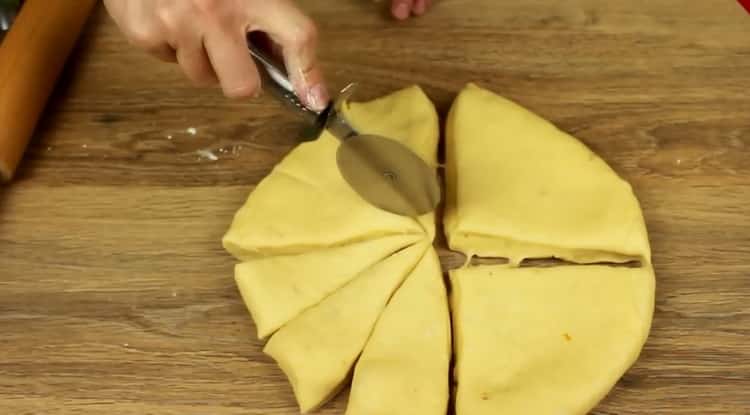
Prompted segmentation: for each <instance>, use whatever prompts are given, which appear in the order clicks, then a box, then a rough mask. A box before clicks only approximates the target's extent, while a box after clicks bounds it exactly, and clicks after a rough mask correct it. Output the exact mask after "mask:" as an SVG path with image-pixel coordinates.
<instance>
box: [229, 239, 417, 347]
mask: <svg viewBox="0 0 750 415" xmlns="http://www.w3.org/2000/svg"><path fill="white" fill-rule="evenodd" d="M421 239H422V238H421V237H419V236H417V235H406V236H389V237H385V238H381V239H376V240H373V241H365V242H359V243H356V244H353V245H348V246H343V247H337V248H329V249H324V250H321V251H314V252H308V253H304V254H298V255H287V256H278V257H268V258H259V259H256V260H252V261H248V262H245V263H242V264H239V265H237V266H236V268H235V280H236V281H237V286H238V287H239V288H240V292H241V293H242V298H243V300H244V301H245V304H246V305H247V308H248V310H249V311H250V314H251V315H252V316H253V320H254V321H255V325H256V327H257V329H258V337H259V338H265V337H266V336H268V335H269V334H271V333H273V332H274V331H276V330H277V329H278V328H279V327H281V326H282V325H283V324H285V323H286V322H288V321H290V320H291V319H293V318H294V317H296V316H297V315H298V314H300V313H301V312H302V311H303V310H305V309H307V308H309V307H312V306H314V305H315V304H317V303H319V302H320V301H321V300H322V299H323V298H325V297H326V296H328V295H329V294H331V293H332V292H334V291H335V290H337V289H338V288H339V287H341V286H343V285H344V284H346V283H347V282H349V281H351V280H352V279H353V278H355V277H356V276H357V275H358V274H359V273H360V272H362V271H363V270H364V269H366V268H368V267H370V266H372V265H373V264H376V263H377V262H379V261H381V260H383V259H384V258H386V257H388V256H389V255H391V254H392V253H394V252H396V251H398V250H399V249H401V248H404V247H406V246H408V245H411V244H413V243H415V242H417V241H419V240H421Z"/></svg>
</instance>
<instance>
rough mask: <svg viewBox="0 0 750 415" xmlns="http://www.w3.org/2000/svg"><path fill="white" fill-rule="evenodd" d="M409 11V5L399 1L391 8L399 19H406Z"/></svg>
mask: <svg viewBox="0 0 750 415" xmlns="http://www.w3.org/2000/svg"><path fill="white" fill-rule="evenodd" d="M409 13H410V10H409V5H408V4H406V3H399V4H397V5H396V7H395V8H394V9H393V15H394V16H395V17H396V18H397V19H399V20H404V19H407V18H408V17H409Z"/></svg>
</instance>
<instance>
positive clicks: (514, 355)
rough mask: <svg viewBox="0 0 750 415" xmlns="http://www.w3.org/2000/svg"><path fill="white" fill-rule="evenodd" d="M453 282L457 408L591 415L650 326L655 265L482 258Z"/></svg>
mask: <svg viewBox="0 0 750 415" xmlns="http://www.w3.org/2000/svg"><path fill="white" fill-rule="evenodd" d="M451 283H452V288H453V290H452V292H451V305H452V310H453V328H454V331H455V342H454V348H455V353H456V368H455V371H456V378H457V382H458V391H457V397H456V413H457V414H458V415H485V414H487V415H495V414H500V413H502V414H505V415H515V414H518V415H527V414H534V415H557V414H566V415H583V414H586V413H587V412H588V411H590V410H591V409H592V408H593V407H594V406H595V405H596V404H597V403H598V402H599V401H600V400H601V399H602V398H603V397H604V396H605V395H606V394H607V393H608V392H609V390H610V389H611V388H612V387H613V386H614V385H615V383H616V382H617V381H618V380H619V379H620V377H621V376H622V375H623V374H624V373H625V371H626V370H627V369H628V368H629V367H630V366H631V365H632V364H633V362H635V360H636V359H637V357H638V355H639V353H640V351H641V348H642V346H643V344H644V342H645V341H646V337H647V335H648V332H649V329H650V325H651V317H652V313H653V304H654V273H653V270H652V269H651V268H625V267H607V266H561V267H553V268H509V267H502V266H482V267H476V268H467V269H461V270H457V271H453V272H451Z"/></svg>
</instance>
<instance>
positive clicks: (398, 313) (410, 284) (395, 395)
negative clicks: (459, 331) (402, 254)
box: [346, 248, 451, 415]
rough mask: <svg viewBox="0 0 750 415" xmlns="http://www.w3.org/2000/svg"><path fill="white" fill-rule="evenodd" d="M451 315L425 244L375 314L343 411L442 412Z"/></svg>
mask: <svg viewBox="0 0 750 415" xmlns="http://www.w3.org/2000/svg"><path fill="white" fill-rule="evenodd" d="M450 330H451V329H450V316H449V312H448V304H447V298H446V293H445V286H444V284H443V276H442V272H441V270H440V261H439V259H438V257H437V254H436V253H435V250H434V249H433V248H429V250H428V251H427V253H426V254H425V255H424V257H423V258H422V260H421V261H420V263H419V265H417V267H416V268H415V269H414V271H413V272H412V274H411V275H410V276H409V277H408V278H407V279H406V281H405V282H404V284H403V285H402V286H401V288H400V289H399V290H398V291H397V292H396V294H395V295H394V297H393V299H392V300H391V302H390V303H389V304H388V307H386V309H385V311H384V312H383V314H382V315H381V317H380V319H379V320H378V323H377V325H376V326H375V330H374V331H373V333H372V336H371V337H370V340H369V341H368V342H367V346H366V347H365V349H364V351H363V352H362V356H361V357H360V359H359V362H358V363H357V366H356V368H355V371H354V381H353V383H352V389H351V393H350V395H349V405H348V407H347V409H346V414H347V415H386V414H387V415H399V414H403V415H445V413H446V410H447V405H448V393H449V389H448V378H449V373H448V372H449V365H450V358H451V346H450V344H451V334H450Z"/></svg>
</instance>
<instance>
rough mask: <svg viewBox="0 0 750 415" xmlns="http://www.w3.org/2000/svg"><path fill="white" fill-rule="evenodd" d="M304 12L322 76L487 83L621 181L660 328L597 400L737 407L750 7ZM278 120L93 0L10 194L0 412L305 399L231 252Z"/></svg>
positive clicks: (746, 331) (445, 88) (187, 411)
mask: <svg viewBox="0 0 750 415" xmlns="http://www.w3.org/2000/svg"><path fill="white" fill-rule="evenodd" d="M303 3H304V4H305V7H306V8H307V9H308V10H309V11H310V13H311V14H312V15H313V16H314V17H315V18H316V19H317V20H318V21H319V22H320V26H321V32H322V51H321V55H322V59H323V62H324V64H325V67H326V69H327V73H328V76H329V78H330V80H331V82H332V83H333V85H335V86H342V85H344V84H345V83H346V82H348V81H351V80H355V81H365V82H367V83H366V88H365V95H366V97H374V96H377V95H382V94H384V93H387V92H389V91H391V90H394V89H397V88H401V87H403V86H406V85H409V84H412V83H418V84H420V85H422V86H423V87H424V88H425V89H426V91H427V92H428V93H429V95H430V96H431V97H432V98H433V99H434V100H435V101H436V103H437V104H438V106H439V109H440V110H441V112H443V113H445V111H446V110H447V108H448V106H449V104H450V102H451V100H452V98H453V97H454V95H455V93H456V92H457V91H458V90H459V89H460V88H461V87H462V86H463V85H464V83H466V82H468V81H477V82H479V83H481V84H482V85H484V86H486V87H488V88H490V89H493V90H494V91H497V92H498V93H501V94H504V95H506V96H508V97H510V98H513V99H515V100H517V101H519V102H520V103H522V104H523V105H525V106H527V107H529V108H531V109H533V110H534V111H536V112H538V113H540V114H541V115H543V116H544V117H546V118H548V119H550V120H552V121H553V122H555V123H556V124H558V125H559V126H561V127H562V128H564V129H565V130H567V131H570V132H572V133H574V134H575V135H577V136H578V137H580V138H581V139H582V140H583V141H585V142H586V143H587V144H588V145H589V146H591V147H592V148H593V149H594V150H595V151H596V152H597V153H599V154H600V155H601V156H602V157H603V158H604V159H605V160H607V161H608V162H609V163H610V164H611V165H612V166H613V167H614V168H615V169H616V170H617V171H618V172H620V173H621V174H622V175H623V176H624V177H626V178H627V179H628V180H629V181H630V182H631V183H632V184H633V185H634V187H635V189H636V192H637V194H638V196H639V198H640V199H641V201H642V204H643V208H644V211H645V216H646V219H647V222H648V226H649V229H650V235H651V240H652V244H653V257H654V263H655V266H656V270H657V278H658V291H657V299H656V314H655V319H654V326H653V330H652V333H651V337H650V339H649V342H648V344H647V345H646V348H645V350H644V353H643V355H642V357H641V359H640V360H639V361H638V363H637V364H636V366H635V367H634V368H633V369H632V370H631V371H630V372H628V373H627V375H625V377H624V378H623V379H622V381H621V382H620V383H619V384H618V386H617V387H616V388H615V390H614V391H613V392H612V394H611V395H610V396H609V397H608V398H607V399H606V400H605V401H604V402H603V403H602V404H601V405H600V406H599V407H598V408H597V410H596V411H595V412H594V413H595V414H599V415H604V414H607V415H612V414H618V415H626V414H628V415H640V414H680V415H688V414H695V415H706V414H748V413H750V311H749V310H750V308H749V307H748V304H750V207H749V206H750V93H749V92H748V91H750V16H748V15H746V13H745V11H744V10H743V9H742V8H741V7H740V6H739V5H738V4H737V3H736V2H734V1H732V0H702V1H700V2H698V1H695V2H690V4H689V5H687V4H686V2H685V1H683V0H650V1H646V0H641V1H628V2H625V1H619V0H600V1H595V0H591V1H583V0H582V1H572V0H570V1H558V2H550V1H547V0H525V1H517V0H443V1H437V3H438V4H437V7H436V8H435V9H434V10H433V11H432V12H431V13H430V14H429V15H428V16H426V17H425V18H423V19H419V20H417V21H412V22H407V23H395V22H392V21H390V20H389V19H387V18H385V17H384V15H383V14H382V13H380V12H379V11H378V10H377V8H378V7H379V6H377V5H376V4H374V3H372V2H369V1H361V0H337V1H330V0H309V1H305V2H303ZM551 4H554V5H551ZM287 121H289V120H288V119H286V118H285V117H284V116H281V115H280V112H279V108H278V107H277V106H276V104H275V103H274V102H273V101H272V100H270V98H264V99H261V100H259V101H252V102H229V101H226V100H224V99H223V98H222V97H221V96H220V94H219V92H218V91H217V90H212V89H206V90H199V89H194V88H192V87H191V86H189V85H188V84H187V83H186V82H185V81H184V80H183V78H182V76H181V75H180V74H179V72H178V70H177V68H175V67H172V66H169V65H164V64H161V63H159V62H156V61H153V60H151V59H150V58H149V57H147V56H145V55H144V54H142V53H141V52H139V51H137V50H135V49H133V48H131V47H129V46H128V45H127V43H126V42H125V40H123V38H121V37H120V35H119V34H118V32H117V30H116V28H115V27H114V25H113V24H112V23H111V22H110V21H109V20H108V18H107V17H106V14H105V12H104V10H103V9H102V8H101V7H100V8H99V10H97V12H96V13H95V16H94V18H93V20H92V21H91V24H90V25H89V27H88V28H87V30H86V32H85V34H84V37H83V41H82V44H81V45H80V49H79V51H78V52H77V53H76V54H75V55H74V57H73V60H72V64H71V65H69V67H68V70H67V72H66V74H65V75H64V76H63V81H62V83H61V84H60V87H59V88H58V91H57V93H56V95H55V98H54V99H53V101H52V102H51V103H50V105H49V106H48V110H47V112H46V115H45V117H44V118H43V120H42V122H41V124H40V126H39V128H38V131H37V134H36V137H35V140H34V141H33V143H32V146H31V147H30V149H29V151H28V153H27V157H26V159H25V160H24V163H23V165H22V168H21V170H20V171H19V172H18V178H17V181H16V182H15V183H13V184H12V185H10V186H7V187H4V188H0V333H1V334H0V351H2V358H0V408H2V409H3V411H2V412H3V413H8V414H52V413H54V414H101V413H109V414H138V415H141V414H175V415H176V414H179V415H192V414H195V415H198V414H200V415H204V414H212V415H226V414H293V413H296V407H295V404H294V401H293V397H292V393H291V389H290V387H289V386H288V383H287V382H286V380H285V378H284V376H283V375H282V373H281V371H280V370H279V369H278V368H277V367H276V366H275V364H274V363H273V362H272V361H271V360H270V359H269V358H267V357H265V356H263V355H262V354H261V344H260V342H258V341H257V340H255V338H254V337H255V330H254V328H253V327H252V323H251V321H250V318H249V317H248V316H247V314H246V312H245V309H244V306H243V305H242V302H241V300H240V298H239V295H238V293H237V291H236V289H235V287H234V282H233V279H232V266H233V263H234V261H233V260H232V259H231V258H230V257H229V256H228V255H227V254H226V253H224V251H223V250H222V248H221V246H220V238H221V236H222V234H223V232H224V231H225V229H226V228H227V226H228V225H229V222H230V219H231V217H232V214H233V213H234V211H235V210H236V209H237V208H238V207H239V206H240V205H241V203H242V202H243V201H244V199H245V197H246V196H247V193H248V192H249V191H250V190H251V189H252V188H253V186H254V185H255V184H256V183H258V181H259V180H261V179H262V178H263V177H264V175H265V174H267V173H268V171H269V170H270V169H271V167H272V166H273V165H274V164H275V163H276V162H277V161H278V160H280V158H281V157H282V156H283V155H284V154H285V153H286V152H287V151H289V150H290V149H291V148H292V146H293V145H294V141H293V139H292V137H293V132H294V130H293V128H292V127H291V126H290V124H289V123H288V122H287ZM205 149H208V150H210V151H211V153H208V152H204V151H202V150H205ZM211 154H213V155H215V156H216V157H215V158H217V160H215V161H214V160H211V158H213V156H211ZM440 243H441V244H443V242H440ZM443 245H444V244H443ZM443 254H444V255H443V259H444V261H445V264H446V265H451V264H456V263H458V262H460V261H461V258H457V257H456V256H455V255H451V254H450V253H448V252H447V251H445V250H443ZM345 404H346V396H345V395H342V396H339V397H338V398H337V399H335V400H334V402H332V403H331V404H329V405H327V406H326V407H325V408H324V409H323V410H322V411H321V413H323V414H339V413H342V411H343V408H344V407H345Z"/></svg>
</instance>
